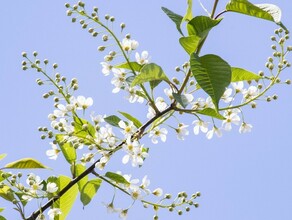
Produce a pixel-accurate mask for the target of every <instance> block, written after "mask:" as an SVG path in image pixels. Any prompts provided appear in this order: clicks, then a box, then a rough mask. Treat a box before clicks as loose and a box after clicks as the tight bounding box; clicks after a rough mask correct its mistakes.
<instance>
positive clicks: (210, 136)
mask: <svg viewBox="0 0 292 220" xmlns="http://www.w3.org/2000/svg"><path fill="white" fill-rule="evenodd" d="M214 133H215V134H216V135H217V137H222V132H221V130H220V129H219V128H217V127H216V126H214V127H213V128H212V130H210V131H208V132H207V134H206V137H207V139H211V138H212V137H213V135H214Z"/></svg>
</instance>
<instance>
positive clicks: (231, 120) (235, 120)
mask: <svg viewBox="0 0 292 220" xmlns="http://www.w3.org/2000/svg"><path fill="white" fill-rule="evenodd" d="M225 118H226V119H225V120H224V121H223V122H222V127H223V128H224V129H225V130H226V131H230V130H231V129H232V124H235V125H239V122H240V117H239V116H238V115H237V114H236V113H231V114H228V115H226V116H225Z"/></svg>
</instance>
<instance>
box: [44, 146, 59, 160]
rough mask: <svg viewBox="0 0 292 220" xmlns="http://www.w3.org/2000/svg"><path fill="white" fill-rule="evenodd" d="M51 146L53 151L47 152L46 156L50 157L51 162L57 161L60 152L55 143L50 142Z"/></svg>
mask: <svg viewBox="0 0 292 220" xmlns="http://www.w3.org/2000/svg"><path fill="white" fill-rule="evenodd" d="M50 145H51V146H52V149H51V150H47V151H46V155H47V156H48V157H49V159H51V160H56V159H57V158H58V154H59V152H60V150H59V149H58V148H57V145H55V144H54V143H52V142H50Z"/></svg>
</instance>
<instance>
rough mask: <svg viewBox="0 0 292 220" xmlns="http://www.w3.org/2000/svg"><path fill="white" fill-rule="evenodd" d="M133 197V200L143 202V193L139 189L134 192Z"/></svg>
mask: <svg viewBox="0 0 292 220" xmlns="http://www.w3.org/2000/svg"><path fill="white" fill-rule="evenodd" d="M131 196H132V199H134V200H141V199H142V192H141V190H140V189H139V188H138V189H135V190H132V192H131Z"/></svg>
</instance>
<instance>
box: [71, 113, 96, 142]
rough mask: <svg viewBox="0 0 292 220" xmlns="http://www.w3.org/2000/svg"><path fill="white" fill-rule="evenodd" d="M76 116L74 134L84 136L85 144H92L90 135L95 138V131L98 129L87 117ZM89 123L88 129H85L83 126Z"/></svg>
mask: <svg viewBox="0 0 292 220" xmlns="http://www.w3.org/2000/svg"><path fill="white" fill-rule="evenodd" d="M73 118H74V122H75V123H74V134H75V135H76V136H78V137H79V138H83V140H84V144H85V145H90V144H92V143H91V142H90V141H89V140H87V139H88V135H89V136H91V137H92V138H95V133H96V130H95V128H94V126H93V125H92V124H90V122H88V121H87V120H85V119H82V118H78V117H76V116H74V117H73ZM84 125H87V130H84V129H83V126H84Z"/></svg>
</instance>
